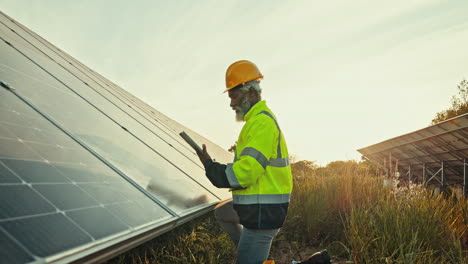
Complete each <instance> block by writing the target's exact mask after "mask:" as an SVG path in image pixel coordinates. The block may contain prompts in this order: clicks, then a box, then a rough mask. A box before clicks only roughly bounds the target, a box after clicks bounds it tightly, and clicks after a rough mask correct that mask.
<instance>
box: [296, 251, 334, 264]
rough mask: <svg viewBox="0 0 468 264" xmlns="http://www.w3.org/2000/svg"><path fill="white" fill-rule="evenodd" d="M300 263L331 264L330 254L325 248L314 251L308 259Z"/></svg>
mask: <svg viewBox="0 0 468 264" xmlns="http://www.w3.org/2000/svg"><path fill="white" fill-rule="evenodd" d="M299 264H331V258H330V254H328V251H327V250H326V249H325V250H322V251H320V252H316V253H314V254H313V255H312V256H310V257H309V258H308V259H307V260H304V261H301V262H299Z"/></svg>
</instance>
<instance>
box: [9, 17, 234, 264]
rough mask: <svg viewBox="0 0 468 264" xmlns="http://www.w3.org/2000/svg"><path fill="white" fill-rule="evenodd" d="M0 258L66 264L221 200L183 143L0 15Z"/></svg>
mask: <svg viewBox="0 0 468 264" xmlns="http://www.w3.org/2000/svg"><path fill="white" fill-rule="evenodd" d="M0 58H1V59H0V82H1V84H2V87H0V124H1V125H0V245H1V246H0V258H1V259H2V261H4V262H5V263H26V262H41V263H42V262H43V261H46V262H53V261H71V260H76V259H77V258H78V257H77V256H78V255H79V256H80V257H82V256H86V254H87V252H89V253H92V252H95V251H96V248H98V245H101V247H100V248H104V247H103V246H102V245H112V244H114V243H118V242H121V241H122V238H123V237H125V238H129V237H132V234H135V235H136V234H140V233H142V232H143V231H145V232H146V231H148V230H155V229H157V228H158V227H159V226H163V225H167V224H168V223H177V222H181V220H182V219H183V220H184V221H187V219H190V218H191V217H194V215H196V213H197V212H200V211H203V210H206V209H207V208H208V209H209V208H211V207H212V206H213V205H214V204H216V203H217V202H219V201H222V200H225V199H228V198H229V197H230V195H229V193H228V192H227V191H226V190H221V189H217V188H215V187H213V186H212V185H211V183H210V182H209V181H208V180H207V179H206V177H205V175H204V169H203V167H202V165H201V164H200V162H199V161H198V157H197V156H196V154H195V153H194V152H193V151H192V149H191V148H190V147H188V146H187V144H186V143H185V142H184V141H183V140H182V139H181V138H179V136H178V133H179V132H181V131H186V132H187V133H188V134H190V135H191V136H192V137H193V138H194V139H196V140H197V141H199V142H204V143H206V144H207V146H208V148H209V149H210V152H211V153H212V155H213V156H215V157H216V158H217V159H218V160H220V161H221V162H228V161H230V160H232V157H231V155H230V154H229V153H228V152H227V151H225V150H223V149H222V148H220V147H219V146H217V145H215V144H213V143H211V142H210V141H208V140H207V139H205V138H203V137H202V136H200V135H198V134H196V133H195V132H193V131H191V130H189V129H188V128H185V127H183V126H182V125H180V124H178V123H177V122H175V121H173V120H171V119H170V118H168V117H166V116H164V115H163V114H161V113H160V112H158V111H156V110H155V109H153V108H152V107H150V106H149V105H147V104H145V103H144V102H142V101H141V100H139V99H138V98H136V97H134V96H133V95H131V94H129V93H128V92H127V91H125V90H124V89H122V88H120V87H118V86H117V85H115V84H113V83H112V82H110V81H109V80H107V79H106V78H104V77H102V76H101V75H99V74H98V73H96V72H94V71H92V70H91V69H89V68H88V67H86V66H84V65H83V64H81V63H80V62H78V61H77V60H75V59H74V58H72V57H71V56H69V55H68V54H66V53H65V52H63V51H61V50H59V49H58V48H56V47H55V46H53V45H52V44H50V43H49V42H47V41H46V40H44V39H42V38H41V37H39V36H38V35H36V34H35V33H34V32H32V31H30V30H29V29H27V28H25V27H24V26H22V25H21V24H19V23H18V22H16V21H14V20H13V19H11V18H10V17H8V16H7V15H5V14H4V13H0Z"/></svg>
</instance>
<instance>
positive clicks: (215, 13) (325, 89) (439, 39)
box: [0, 0, 468, 165]
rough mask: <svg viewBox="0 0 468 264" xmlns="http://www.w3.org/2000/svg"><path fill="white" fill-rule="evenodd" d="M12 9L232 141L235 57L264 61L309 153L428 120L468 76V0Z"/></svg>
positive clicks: (341, 154) (91, 0)
mask: <svg viewBox="0 0 468 264" xmlns="http://www.w3.org/2000/svg"><path fill="white" fill-rule="evenodd" d="M0 8H1V11H2V12H4V13H6V14H7V15H9V16H11V17H13V18H14V19H16V20H17V21H19V22H20V23H22V24H23V25H25V26H27V27H29V28H30V29H32V30H33V31H35V32H36V33H38V34H39V35H41V36H42V37H44V38H45V39H47V40H49V41H50V42H51V43H53V44H55V45H56V46H58V47H59V48H61V49H63V50H65V51H66V52H67V53H69V54H70V55H72V56H73V57H75V58H76V59H78V60H80V61H81V62H83V63H84V64H86V65H87V66H89V67H90V68H92V69H93V70H95V71H97V72H99V73H101V74H102V75H104V76H105V77H107V78H108V79H110V80H111V81H113V82H115V83H117V84H118V85H120V86H121V87H123V88H124V89H126V90H128V91H130V92H131V93H133V94H135V95H136V96H138V97H139V98H141V99H143V100H144V101H146V102H147V103H149V104H151V105H152V106H154V107H155V108H156V109H157V110H159V111H161V112H163V113H165V114H166V115H168V116H169V117H171V118H173V119H175V120H176V121H178V122H180V123H182V124H183V125H186V126H188V127H190V128H191V129H193V130H195V131H197V132H199V133H200V134H202V135H204V136H205V137H207V138H209V139H211V140H212V141H214V142H215V143H217V144H219V145H221V146H222V147H224V148H228V147H229V146H230V145H232V144H233V143H234V142H235V141H236V139H237V135H238V133H239V132H240V129H241V127H242V123H236V122H235V113H234V112H233V111H232V109H231V108H230V107H229V100H228V96H227V94H223V93H222V91H223V90H224V89H225V87H224V76H225V71H226V68H227V67H228V66H229V65H230V64H231V63H232V62H234V61H237V60H241V59H248V60H251V61H253V62H255V63H256V64H257V65H258V66H259V68H260V70H261V71H262V73H263V75H264V76H265V78H264V80H263V81H262V88H263V98H264V99H265V100H266V101H267V104H268V105H269V106H270V108H271V109H272V110H273V112H274V113H275V114H276V115H277V117H278V119H279V124H280V126H281V128H282V130H283V132H284V134H285V136H286V140H287V143H288V146H289V152H290V154H293V155H295V156H296V159H297V160H303V159H305V160H310V161H317V162H318V163H319V164H323V165H325V164H326V163H328V162H330V161H334V160H348V159H359V158H360V155H359V153H358V152H357V151H356V149H358V148H362V147H366V146H368V145H372V144H375V143H378V142H380V141H383V140H386V139H389V138H392V137H396V136H399V135H401V134H405V133H409V132H412V131H414V130H417V129H420V128H423V127H425V126H427V125H428V124H429V123H430V121H431V120H432V118H433V117H434V116H435V114H436V112H438V111H441V110H443V109H445V108H447V107H448V106H449V103H450V98H451V97H452V96H453V95H455V94H456V93H457V84H458V83H459V82H460V81H461V80H462V79H464V78H468V48H467V47H468V15H467V14H468V1H467V0H413V1H412V0H393V1H376V0H354V1H349V0H342V1H281V0H268V1H267V0H260V1H259V0H257V1H248V0H241V1H233V0H224V1H223V0H218V1H217V0H212V1H208V0H206V1H205V0H173V1H169V0H167V1H154V0H151V1H150V0H148V1H116V0H106V1H104V0H75V1H71V0H70V1H64V0H57V1H52V0H42V1H39V0H37V1H34V0H29V1H26V0H1V1H0Z"/></svg>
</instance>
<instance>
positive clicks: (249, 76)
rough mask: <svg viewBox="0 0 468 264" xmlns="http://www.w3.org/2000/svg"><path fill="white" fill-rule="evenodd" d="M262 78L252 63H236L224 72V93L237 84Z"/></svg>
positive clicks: (246, 61)
mask: <svg viewBox="0 0 468 264" xmlns="http://www.w3.org/2000/svg"><path fill="white" fill-rule="evenodd" d="M262 78H263V75H262V73H261V72H260V70H259V69H258V68H257V65H255V64H254V63H253V62H251V61H248V60H240V61H236V62H234V63H233V64H231V65H230V66H229V68H228V69H227V70H226V90H225V92H226V91H229V90H231V89H232V88H234V87H236V86H237V85H239V84H244V83H246V82H250V81H253V80H260V79H262Z"/></svg>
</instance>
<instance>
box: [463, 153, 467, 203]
mask: <svg viewBox="0 0 468 264" xmlns="http://www.w3.org/2000/svg"><path fill="white" fill-rule="evenodd" d="M466 165H468V164H467V163H466V159H463V195H464V196H465V197H466V193H467V190H466V181H467V180H466Z"/></svg>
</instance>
